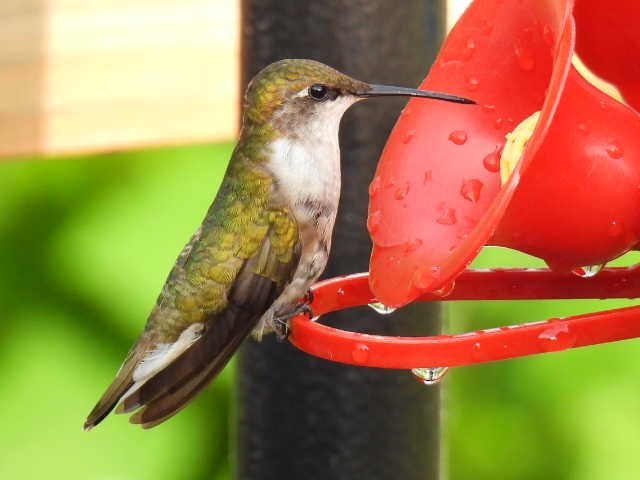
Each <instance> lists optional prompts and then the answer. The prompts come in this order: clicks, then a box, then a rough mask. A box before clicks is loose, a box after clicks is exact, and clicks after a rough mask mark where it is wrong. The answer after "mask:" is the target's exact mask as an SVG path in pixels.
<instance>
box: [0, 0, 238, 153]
mask: <svg viewBox="0 0 640 480" xmlns="http://www.w3.org/2000/svg"><path fill="white" fill-rule="evenodd" d="M238 15H239V12H238V4H237V0H136V1H131V0H2V2H0V156H5V157H6V156H13V155H25V154H61V153H70V152H86V151H99V150H115V149H123V148H132V147H141V146H147V145H158V144H175V143H187V142H200V141H210V140H219V139H228V138H233V137H234V135H235V131H236V125H237V122H238V120H237V84H238V37H239V34H238V29H239V18H238Z"/></svg>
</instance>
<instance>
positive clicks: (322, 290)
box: [289, 266, 640, 369]
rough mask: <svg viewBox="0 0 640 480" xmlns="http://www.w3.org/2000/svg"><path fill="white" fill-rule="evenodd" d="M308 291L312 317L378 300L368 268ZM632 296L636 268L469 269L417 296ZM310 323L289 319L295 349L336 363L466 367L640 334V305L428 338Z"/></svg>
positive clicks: (638, 277) (636, 289) (637, 285)
mask: <svg viewBox="0 0 640 480" xmlns="http://www.w3.org/2000/svg"><path fill="white" fill-rule="evenodd" d="M313 292H314V300H313V303H312V304H311V308H312V310H313V312H314V313H315V314H316V315H317V316H320V315H323V314H325V313H329V312H332V311H335V310H339V309H344V308H350V307H355V306H359V305H366V304H369V303H373V302H375V301H376V299H375V298H374V296H373V294H372V293H371V290H370V289H369V282H368V274H366V273H361V274H355V275H348V276H344V277H337V278H332V279H329V280H325V281H323V282H320V283H318V284H317V285H315V286H314V288H313ZM637 297H640V268H638V267H636V266H634V267H625V268H605V269H603V270H602V271H601V272H600V273H599V274H598V275H597V276H596V277H593V278H588V279H587V278H580V277H577V276H574V275H569V274H564V273H558V272H554V271H551V270H547V269H495V270H466V271H464V272H463V273H462V274H461V275H460V276H459V277H458V279H457V280H456V285H455V287H454V288H453V290H451V293H450V294H449V295H448V296H446V297H440V296H437V295H433V294H427V295H423V296H422V297H420V298H419V299H418V301H426V302H428V301H450V300H554V299H555V300H559V299H599V298H637ZM316 319H317V318H316ZM314 320H315V319H309V318H308V317H307V316H306V315H299V316H296V317H294V318H293V319H292V321H291V335H290V336H289V340H290V341H291V342H292V343H293V344H294V345H295V346H296V347H298V348H299V349H301V350H303V351H305V352H307V353H310V354H312V355H315V356H318V357H321V358H325V359H327V360H333V361H336V362H341V363H348V364H353V365H362V366H369V367H380V368H396V369H411V368H417V367H424V366H425V365H431V366H435V365H437V366H438V367H453V366H461V365H471V364H477V363H485V362H491V361H496V360H504V359H508V358H516V357H522V356H526V355H536V354H539V353H547V352H555V351H561V350H566V349H569V348H576V347H584V346H588V345H595V344H598V343H607V342H615V341H619V340H626V339H630V338H635V337H639V336H640V306H633V307H627V308H619V309H614V310H608V311H602V312H595V313H588V314H584V315H577V316H571V317H566V318H555V319H551V320H546V321H541V322H534V323H526V324H521V325H511V326H508V327H500V328H495V329H489V330H479V331H476V332H469V333H463V334H459V335H437V336H433V337H385V336H380V335H367V334H362V333H355V332H348V331H344V330H339V329H336V328H331V327H328V326H325V325H322V324H320V323H318V322H317V321H314Z"/></svg>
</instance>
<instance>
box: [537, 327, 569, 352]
mask: <svg viewBox="0 0 640 480" xmlns="http://www.w3.org/2000/svg"><path fill="white" fill-rule="evenodd" d="M547 323H548V325H549V326H548V327H547V328H545V330H544V331H543V332H542V333H540V334H539V335H538V347H539V348H540V350H542V351H543V352H559V351H561V350H567V349H568V348H571V347H573V346H575V344H576V341H577V336H576V334H575V332H574V331H573V330H572V328H571V326H570V325H569V324H567V323H563V322H560V321H558V320H557V319H555V320H549V321H548V322H547Z"/></svg>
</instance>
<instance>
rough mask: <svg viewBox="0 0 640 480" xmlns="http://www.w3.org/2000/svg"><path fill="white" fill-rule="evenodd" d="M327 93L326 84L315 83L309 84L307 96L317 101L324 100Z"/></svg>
mask: <svg viewBox="0 0 640 480" xmlns="http://www.w3.org/2000/svg"><path fill="white" fill-rule="evenodd" d="M327 93H329V87H327V86H326V85H322V84H320V83H316V84H315V85H311V86H310V87H309V96H310V97H311V98H313V99H314V100H318V101H319V102H320V101H322V100H326V98H327Z"/></svg>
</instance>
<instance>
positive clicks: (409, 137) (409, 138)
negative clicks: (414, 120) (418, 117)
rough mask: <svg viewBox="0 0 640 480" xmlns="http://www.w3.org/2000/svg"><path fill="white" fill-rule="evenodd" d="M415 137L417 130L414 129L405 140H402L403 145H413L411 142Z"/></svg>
mask: <svg viewBox="0 0 640 480" xmlns="http://www.w3.org/2000/svg"><path fill="white" fill-rule="evenodd" d="M415 136H416V129H415V128H412V129H411V130H409V131H408V132H407V134H406V135H405V136H404V138H403V139H402V143H404V144H405V145H407V144H408V143H411V140H413V137H415Z"/></svg>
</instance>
